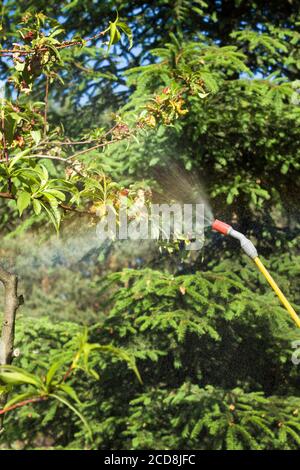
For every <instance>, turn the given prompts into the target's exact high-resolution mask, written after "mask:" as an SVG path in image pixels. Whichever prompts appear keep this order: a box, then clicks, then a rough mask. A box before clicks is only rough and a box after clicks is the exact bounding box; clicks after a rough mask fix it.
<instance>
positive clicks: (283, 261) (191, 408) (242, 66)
mask: <svg viewBox="0 0 300 470" xmlns="http://www.w3.org/2000/svg"><path fill="white" fill-rule="evenodd" d="M28 9H33V10H38V11H43V12H44V13H45V14H46V15H48V16H50V17H53V18H56V19H58V20H59V21H60V22H62V23H63V26H64V28H65V31H66V35H67V37H73V36H74V34H76V33H78V32H80V35H81V37H87V36H92V35H93V34H96V33H97V31H99V30H102V29H104V27H105V25H106V24H107V19H111V20H113V19H114V17H115V10H116V9H118V12H119V15H120V16H121V17H122V18H125V19H126V21H127V22H128V24H129V25H130V27H131V28H132V31H133V39H134V46H133V48H132V49H130V50H128V42H126V40H125V41H124V43H123V44H122V43H119V44H118V45H116V46H113V48H112V54H110V55H109V56H107V55H106V54H105V52H104V51H103V53H100V52H99V49H98V48H97V49H96V47H93V45H92V46H91V47H90V48H88V49H84V50H82V51H81V50H80V49H66V50H65V51H63V52H62V56H63V59H64V61H65V63H66V64H67V70H64V75H63V80H64V85H61V84H59V83H58V84H53V86H51V89H50V95H49V98H50V110H49V121H50V122H51V123H53V124H55V125H57V126H61V127H63V128H64V129H65V130H66V133H67V135H69V136H70V137H73V138H77V137H78V136H79V135H84V133H85V132H89V131H90V130H91V129H93V128H95V129H97V128H99V127H106V126H110V125H111V124H112V122H113V113H118V114H119V115H120V116H122V119H124V120H125V121H126V122H128V123H130V122H131V121H133V120H135V118H136V115H137V114H138V113H139V111H140V109H141V107H142V106H143V105H144V104H145V103H146V102H147V100H148V98H149V96H150V95H151V94H153V93H154V94H155V93H159V92H160V90H161V88H162V87H169V86H172V83H173V81H174V79H176V78H178V77H181V78H182V77H183V79H184V80H185V81H186V83H189V86H192V85H193V81H199V80H203V82H204V86H205V96H199V95H198V94H197V93H195V94H194V95H193V94H192V95H190V96H189V98H188V99H187V103H186V107H187V109H188V110H189V112H188V113H186V114H184V115H182V116H181V118H180V119H179V120H177V121H176V123H175V124H174V125H172V126H168V125H167V126H159V127H158V128H155V129H153V130H149V132H148V133H147V135H146V136H142V137H140V138H139V140H138V141H131V142H130V144H129V145H128V144H127V143H122V142H120V143H116V144H115V145H112V146H110V147H109V148H107V149H106V150H105V151H99V150H95V151H92V152H90V153H88V154H87V155H86V156H85V157H84V160H83V161H86V162H93V164H94V165H95V166H96V168H98V169H101V170H102V169H104V170H105V171H106V172H107V173H108V174H110V175H111V176H112V177H113V178H115V179H116V180H117V181H118V182H120V184H124V185H125V184H129V183H134V182H136V181H140V180H145V182H147V183H152V184H153V183H154V184H156V183H157V181H158V180H159V184H160V186H161V187H162V189H163V190H168V191H169V190H170V185H171V186H172V188H171V189H172V190H173V192H175V193H176V194H177V193H178V188H180V187H181V186H182V184H185V181H186V180H185V179H183V176H182V175H183V174H187V175H190V176H188V177H187V179H189V178H190V177H191V178H192V179H193V180H196V181H199V182H200V185H201V186H202V185H203V186H204V187H205V190H206V193H207V195H208V197H209V199H210V202H211V205H212V207H213V212H214V215H215V216H218V217H220V218H221V219H224V220H226V221H227V222H228V223H232V224H234V225H235V227H237V228H238V229H239V230H240V231H242V232H244V233H246V234H247V235H249V236H250V237H251V238H252V239H253V241H254V242H255V243H256V245H257V247H258V249H259V252H260V253H261V254H262V255H263V256H264V257H265V261H266V264H267V266H268V267H269V268H270V269H271V271H272V272H273V273H274V277H275V278H276V280H278V281H279V283H280V285H281V286H282V290H283V291H284V292H286V294H287V296H288V297H289V299H290V300H291V302H292V303H293V304H294V305H295V306H296V308H297V306H298V311H299V309H300V289H299V282H298V280H299V269H300V268H299V266H300V253H299V190H300V173H299V168H300V158H299V157H300V153H299V149H300V134H299V124H300V107H299V102H300V94H299V88H300V82H299V69H300V52H299V51H300V48H299V39H300V16H299V2H298V1H297V0H288V1H286V2H280V1H277V0H272V1H269V2H264V1H260V0H256V1H248V0H214V1H209V2H205V1H202V0H198V1H193V2H190V1H185V0H180V1H179V0H174V1H165V0H156V1H152V2H145V1H131V2H127V1H122V0H119V1H117V0H115V1H108V0H105V1H98V0H73V1H63V2H57V1H55V0H47V1H45V2H44V1H42V0H39V1H37V0H28V1H26V2H19V1H18V2H17V1H15V0H5V1H4V2H3V3H2V13H3V17H2V18H3V19H2V22H3V23H2V26H3V29H2V33H3V34H4V44H5V42H7V44H11V43H12V42H15V41H17V39H16V38H17V33H16V29H15V28H16V24H17V22H18V21H19V20H20V18H21V17H22V14H23V13H24V11H25V10H28ZM2 43H3V42H2ZM7 73H8V69H7V62H6V61H5V60H2V59H1V61H0V77H1V79H2V80H4V79H5V78H6V76H7ZM6 92H7V93H8V94H9V93H10V92H11V91H10V88H9V87H8V88H7V90H6ZM33 93H34V99H35V100H37V101H38V100H43V96H44V89H43V88H42V86H40V87H39V86H37V88H36V89H35V90H34V92H33ZM206 94H207V95H206ZM153 117H154V118H155V112H153ZM168 173H171V178H170V177H169V179H168V178H167V177H166V178H165V179H164V175H166V174H168ZM158 175H159V178H158ZM188 184H189V183H187V185H188ZM176 188H177V190H176ZM0 204H1V206H0V207H1V211H0V223H1V230H2V233H4V234H6V237H4V239H2V242H1V248H0V252H1V259H3V260H4V263H6V265H7V266H10V267H13V268H14V269H15V270H16V271H17V272H18V273H19V274H20V277H21V280H20V283H21V290H22V291H23V292H24V294H25V300H26V302H25V305H24V306H23V307H22V310H21V311H20V319H19V321H18V337H17V345H16V346H17V347H19V348H20V350H21V355H20V357H19V358H18V359H16V361H15V363H16V364H18V365H20V366H22V367H26V368H27V369H28V370H32V371H34V370H36V368H38V367H39V359H43V360H45V359H47V360H48V359H49V360H50V359H51V357H48V355H49V354H50V356H51V354H52V355H53V356H55V354H56V355H57V353H58V351H60V350H61V349H62V348H64V345H65V344H66V343H67V341H68V340H69V339H70V338H71V337H72V335H74V334H75V333H76V332H78V331H79V330H80V328H81V327H82V325H83V324H87V325H92V335H93V338H94V340H95V341H97V342H99V343H104V344H105V343H107V344H108V343H110V342H113V344H114V345H116V346H120V347H121V346H122V347H125V348H126V349H127V350H129V351H131V353H132V354H134V355H135V357H136V359H137V363H138V366H139V369H140V372H141V375H142V378H143V382H144V383H143V385H141V384H139V383H138V381H137V380H136V379H135V378H134V376H133V374H132V372H131V371H129V370H127V369H126V367H123V368H120V365H119V364H118V363H117V362H114V361H109V360H107V361H104V360H103V361H102V360H101V361H99V363H97V364H95V367H97V369H98V372H99V374H100V381H97V380H93V379H88V380H87V379H86V377H82V378H81V377H80V376H79V377H78V376H77V378H76V387H77V390H78V393H79V395H80V398H81V399H82V402H83V403H84V405H83V410H82V412H83V413H84V415H85V417H86V418H87V419H88V421H89V423H90V425H91V427H92V430H93V432H94V436H95V440H94V443H93V444H92V445H91V444H90V442H88V441H87V438H86V435H85V429H84V428H83V427H82V424H81V422H80V420H78V419H77V418H76V416H74V415H72V414H71V413H69V411H68V410H65V409H63V408H60V407H59V406H57V405H56V404H53V405H51V407H49V406H48V404H44V403H41V404H36V405H33V406H30V407H25V408H22V409H21V410H19V411H17V412H16V413H14V414H11V415H10V416H9V418H8V420H7V425H6V433H5V435H4V436H1V439H2V442H3V444H1V445H2V446H3V447H5V448H9V447H12V448H44V447H57V448H87V447H90V446H92V448H99V449H101V448H103V449H108V448H109V449H120V448H121V449H123V448H126V449H132V448H133V449H145V448H147V449H158V448H159V449H178V448H186V449H226V448H228V449H241V448H244V449H257V448H263V449H296V448H299V444H300V420H299V407H300V397H299V385H300V384H299V366H298V367H296V366H295V365H293V364H292V362H291V356H292V353H293V349H292V346H291V344H292V341H295V340H299V339H300V336H299V333H298V331H297V330H296V329H295V327H294V325H293V324H292V323H291V322H290V320H289V318H288V317H287V314H286V312H285V311H284V310H283V309H282V308H281V307H280V306H279V305H278V301H277V299H276V298H275V297H274V295H273V294H272V293H271V292H270V291H269V289H268V287H267V286H265V284H264V280H263V279H262V278H261V277H260V276H259V274H257V273H256V272H255V269H254V267H253V266H252V264H251V262H250V261H248V260H247V259H245V258H244V256H241V253H240V251H239V248H238V247H237V246H236V243H235V242H234V241H229V240H227V239H221V238H220V237H219V235H217V234H212V233H210V232H209V231H207V236H206V244H205V247H204V249H203V250H202V251H201V252H200V253H199V256H196V257H190V258H188V259H186V258H185V257H184V256H183V253H181V252H173V253H168V252H160V251H159V250H158V248H157V247H156V246H155V244H150V245H147V244H146V243H145V244H141V245H139V246H138V247H137V246H136V244H133V243H116V244H114V245H111V244H107V245H106V246H105V247H102V248H101V250H99V248H98V247H97V244H96V245H95V243H94V242H93V238H92V236H91V235H90V233H91V231H92V230H93V227H90V226H89V221H88V220H86V219H85V218H82V219H78V218H75V219H74V220H73V221H71V222H70V223H69V225H68V227H67V228H66V229H65V233H62V235H61V237H62V242H61V245H59V246H58V245H57V244H56V243H58V242H56V241H53V243H52V241H49V230H48V229H47V231H46V230H45V228H44V226H43V224H41V223H40V224H39V223H36V222H34V223H33V221H30V219H26V220H25V218H24V219H23V221H21V222H20V219H19V217H18V214H17V211H16V209H15V208H14V205H13V204H12V203H9V205H7V203H6V202H3V201H0ZM8 234H9V235H8ZM69 240H73V244H72V242H70V241H69ZM68 243H69V244H70V246H69V245H68ZM128 268H129V269H128ZM32 317H35V318H34V319H33V318H32ZM66 322H69V323H66ZM49 351H52V352H50V353H49ZM36 356H37V357H36ZM74 380H75V379H74ZM57 423H59V431H57V429H58V426H57Z"/></svg>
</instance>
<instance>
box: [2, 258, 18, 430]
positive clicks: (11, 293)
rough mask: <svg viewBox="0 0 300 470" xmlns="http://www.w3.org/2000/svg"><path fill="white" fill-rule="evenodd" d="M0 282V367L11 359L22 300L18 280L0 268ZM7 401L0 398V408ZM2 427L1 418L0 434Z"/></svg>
mask: <svg viewBox="0 0 300 470" xmlns="http://www.w3.org/2000/svg"><path fill="white" fill-rule="evenodd" d="M0 281H1V282H2V284H3V286H4V314H3V322H2V331H1V339H0V365H5V364H10V363H11V362H12V359H13V349H14V338H15V321H16V313H17V309H18V307H19V306H20V305H21V304H22V303H23V298H22V297H18V278H17V276H16V275H15V274H11V273H10V272H8V271H5V269H3V268H1V267H0ZM6 400H7V396H6V395H2V396H0V408H3V406H4V405H5V403H6ZM2 427H3V418H2V417H1V420H0V432H1V430H2Z"/></svg>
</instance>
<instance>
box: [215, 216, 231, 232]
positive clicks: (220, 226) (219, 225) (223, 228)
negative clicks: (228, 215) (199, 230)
mask: <svg viewBox="0 0 300 470" xmlns="http://www.w3.org/2000/svg"><path fill="white" fill-rule="evenodd" d="M231 228H232V227H231V225H228V224H225V222H222V221H221V220H218V219H216V220H215V221H214V222H213V224H212V229H213V230H216V231H217V232H220V233H223V235H228V232H229V230H230V229H231Z"/></svg>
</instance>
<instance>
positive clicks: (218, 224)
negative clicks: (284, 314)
mask: <svg viewBox="0 0 300 470" xmlns="http://www.w3.org/2000/svg"><path fill="white" fill-rule="evenodd" d="M212 229H213V230H215V231H217V232H220V233H222V234H223V235H229V236H231V237H233V238H236V239H237V240H239V241H240V244H241V247H242V249H243V250H244V252H245V253H246V255H248V256H249V257H250V258H251V259H253V261H254V263H255V264H256V266H257V267H258V269H259V270H260V272H261V273H262V274H263V276H264V277H265V278H266V280H267V281H268V283H269V284H270V286H271V287H272V289H273V290H274V292H275V293H276V294H277V296H278V297H279V300H280V301H281V303H282V304H283V306H284V307H285V308H286V310H287V311H288V313H289V314H290V316H291V317H292V319H293V320H294V322H295V323H296V325H297V326H298V327H299V328H300V318H299V317H298V315H297V313H296V312H295V310H294V309H293V307H292V306H291V304H290V303H289V301H288V300H287V298H286V297H285V295H284V294H283V292H282V291H281V290H280V289H279V287H278V285H277V284H276V282H275V281H274V279H273V278H272V276H271V274H270V273H269V271H268V270H267V269H266V268H265V266H264V265H263V263H262V262H261V260H260V259H259V257H258V253H257V250H256V248H255V246H254V245H253V243H252V242H251V240H249V239H248V238H247V237H245V235H243V234H242V233H241V232H238V231H237V230H234V229H233V228H232V227H231V225H228V224H226V223H225V222H222V221H221V220H217V219H216V220H215V221H214V222H213V224H212Z"/></svg>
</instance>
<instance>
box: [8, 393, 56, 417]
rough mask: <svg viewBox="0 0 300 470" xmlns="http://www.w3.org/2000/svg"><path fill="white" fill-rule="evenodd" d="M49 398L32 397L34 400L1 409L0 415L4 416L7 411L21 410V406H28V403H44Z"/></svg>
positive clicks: (30, 399)
mask: <svg viewBox="0 0 300 470" xmlns="http://www.w3.org/2000/svg"><path fill="white" fill-rule="evenodd" d="M48 399H49V397H34V398H29V399H28V400H24V401H20V402H19V403H16V404H15V405H12V406H9V407H7V408H2V410H0V415H4V414H5V413H8V412H9V411H12V410H15V409H16V408H21V407H22V406H26V405H29V404H30V403H37V402H39V401H45V400H48Z"/></svg>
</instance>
